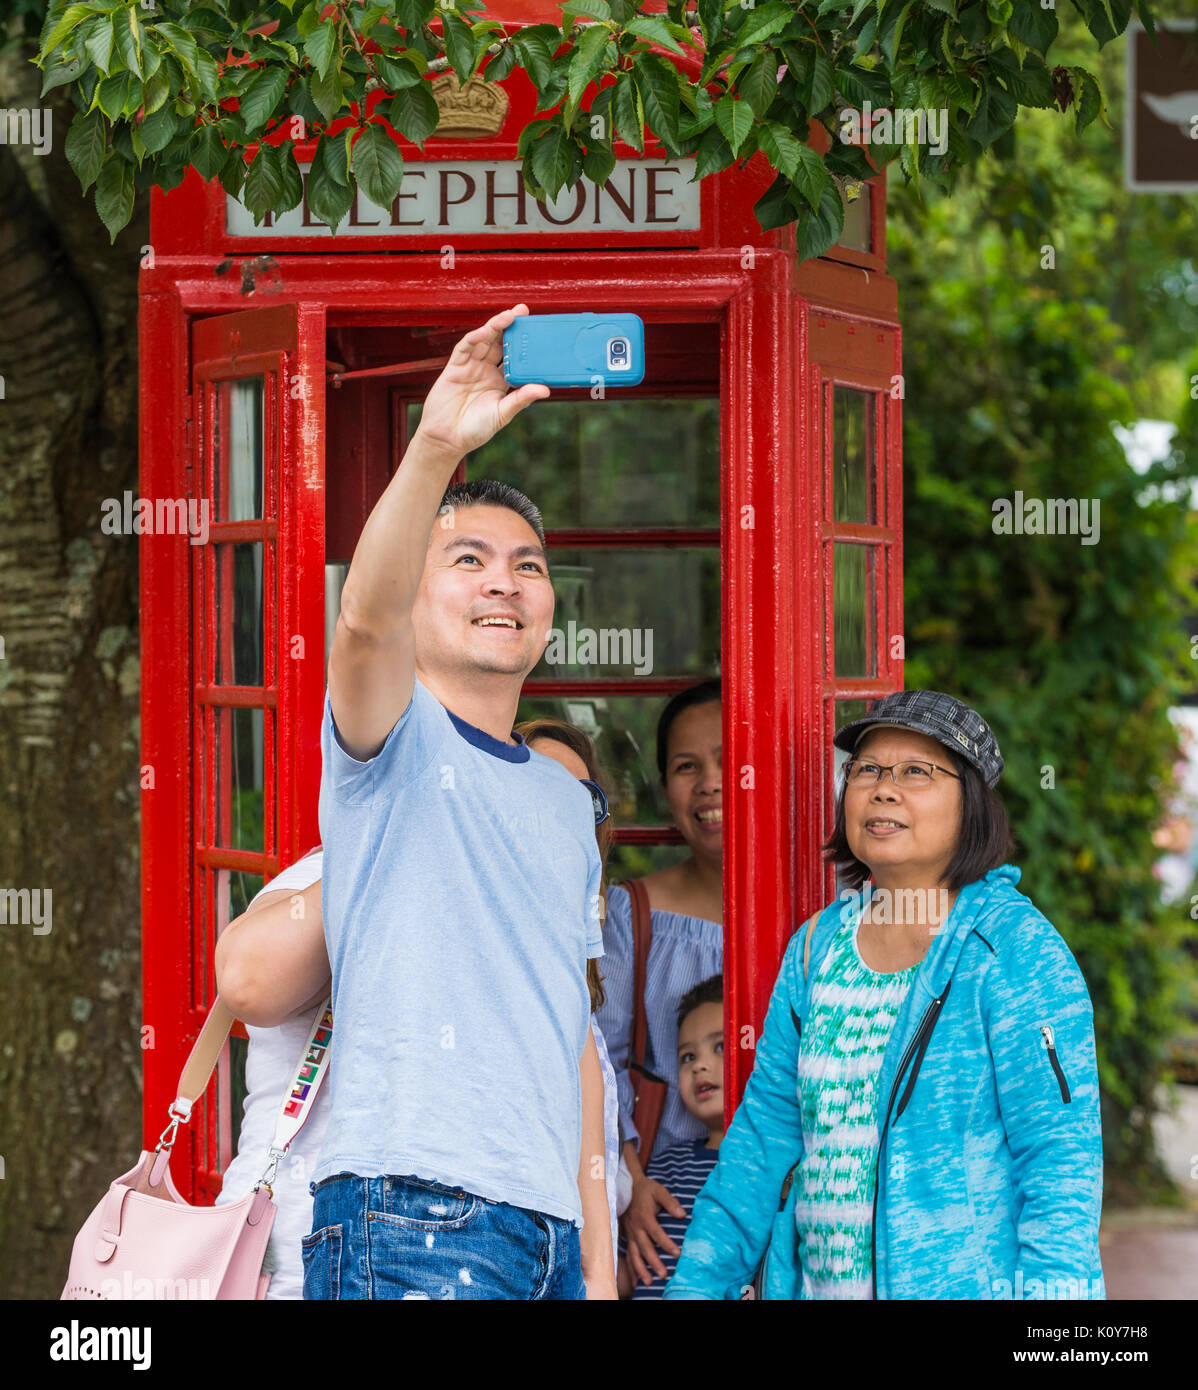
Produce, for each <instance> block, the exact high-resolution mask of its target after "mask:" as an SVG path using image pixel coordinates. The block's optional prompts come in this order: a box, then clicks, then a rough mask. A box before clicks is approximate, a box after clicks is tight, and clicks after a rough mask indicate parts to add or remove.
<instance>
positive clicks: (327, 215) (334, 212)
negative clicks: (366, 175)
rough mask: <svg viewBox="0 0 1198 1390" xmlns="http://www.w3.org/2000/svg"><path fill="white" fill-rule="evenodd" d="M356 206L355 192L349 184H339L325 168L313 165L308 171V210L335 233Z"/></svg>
mask: <svg viewBox="0 0 1198 1390" xmlns="http://www.w3.org/2000/svg"><path fill="white" fill-rule="evenodd" d="M353 205H354V191H353V189H352V188H350V187H349V185H348V183H346V184H341V183H338V182H337V180H336V179H334V178H331V177H330V176H329V173H328V170H327V169H326V168H324V167H323V166H318V165H316V164H313V166H312V168H311V169H310V170H309V171H308V210H309V212H311V214H312V216H313V217H315V218H318V219H319V220H320V221H321V222H327V223H328V225H329V226H330V227H332V229H333V230H334V231H336V230H337V228H338V227H339V226H340V225H341V223H342V222H344V221H345V219H346V218H347V217H348V216H349V210H350V208H351V207H353Z"/></svg>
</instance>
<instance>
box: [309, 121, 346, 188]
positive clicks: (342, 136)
mask: <svg viewBox="0 0 1198 1390" xmlns="http://www.w3.org/2000/svg"><path fill="white" fill-rule="evenodd" d="M353 134H354V127H353V126H346V128H345V129H344V130H341V131H338V132H337V134H336V135H330V134H329V133H328V132H327V131H326V132H325V134H324V135H322V136H321V137H320V141H319V143H318V144H317V146H316V154H315V155H314V156H313V158H312V167H313V169H319V170H320V173H321V176H322V178H324V179H331V180H332V181H333V182H334V183H339V184H340V185H341V186H342V187H343V188H350V187H351V184H350V178H349V169H350V159H351V157H352V146H351V140H352V137H353Z"/></svg>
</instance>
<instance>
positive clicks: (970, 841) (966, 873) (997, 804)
mask: <svg viewBox="0 0 1198 1390" xmlns="http://www.w3.org/2000/svg"><path fill="white" fill-rule="evenodd" d="M941 746H942V747H943V748H944V752H945V753H947V754H948V757H949V760H950V761H951V763H952V766H953V770H954V771H955V772H956V773H957V775H958V776H959V777H960V779H961V828H960V831H959V832H958V835H957V849H956V853H955V854H954V855H953V857H952V860H951V861H950V863H949V866H948V869H947V870H946V871H945V875H944V882H945V886H946V887H947V888H948V889H949V891H950V892H953V893H955V892H957V891H958V890H959V889H961V888H964V887H965V885H966V884H967V883H975V882H976V881H977V880H978V879H979V878H984V877H985V876H986V874H988V873H989V872H990V870H991V869H997V868H998V866H999V865H1000V864H1005V863H1006V861H1007V860H1008V859H1009V858H1010V857H1011V855H1012V853H1013V850H1012V846H1011V825H1010V822H1009V821H1008V820H1007V811H1006V807H1005V806H1004V805H1003V804H1002V801H1001V799H1000V798H999V795H998V793H997V792H996V791H994V790H993V788H991V787H988V786H987V785H986V783H985V780H984V779H983V777H982V774H981V773H980V772H979V771H978V770H977V768H975V767H974V765H973V764H972V763H968V762H966V761H965V759H964V758H961V757H958V755H957V754H956V753H955V752H954V751H953V750H952V749H951V748H949V747H947V746H945V745H941ZM824 858H825V859H826V860H828V861H829V862H831V863H832V864H835V865H836V869H837V872H838V873H839V875H840V879H841V880H842V884H843V886H844V887H846V888H851V889H852V890H853V891H854V892H856V890H857V889H859V888H860V887H861V885H862V884H863V883H865V881H866V880H867V879H868V878H870V876H871V875H870V870H869V867H868V865H866V864H863V863H862V862H861V860H860V859H858V858H857V856H856V855H855V854H854V853H853V851H852V849H851V848H850V847H849V837H848V835H847V833H846V832H845V828H844V783H843V782H842V783H841V785H840V790H839V791H838V792H837V794H836V819H835V821H834V822H833V825H832V833H831V835H829V836H828V838H827V840H826V841H825V842H824Z"/></svg>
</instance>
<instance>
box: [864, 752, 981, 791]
mask: <svg viewBox="0 0 1198 1390" xmlns="http://www.w3.org/2000/svg"><path fill="white" fill-rule="evenodd" d="M887 772H889V773H890V780H891V781H892V782H893V783H894V785H895V786H896V787H902V788H903V790H904V791H911V790H912V789H914V788H916V787H930V786H931V785H932V783H933V782H934V781H935V778H936V773H937V772H943V773H944V775H945V776H946V777H956V778H957V780H958V781H960V780H961V779H960V778H959V777H958V776H957V774H956V773H955V772H950V771H949V770H948V768H947V767H941V766H940V764H939V763H925V762H920V761H918V760H916V759H913V760H911V761H910V762H905V763H894V764H892V765H891V766H890V767H885V766H883V764H881V763H871V762H860V761H858V759H856V758H850V759H849V760H848V762H847V763H845V765H844V780H845V783H846V784H847V785H848V786H850V787H860V786H867V787H869V786H877V785H878V783H879V782H881V780H882V777H883V775H884V774H885V773H887Z"/></svg>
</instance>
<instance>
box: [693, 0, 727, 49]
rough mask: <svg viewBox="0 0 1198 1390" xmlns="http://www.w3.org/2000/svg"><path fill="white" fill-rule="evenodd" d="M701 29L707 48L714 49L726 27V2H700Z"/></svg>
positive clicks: (713, 0) (710, 0)
mask: <svg viewBox="0 0 1198 1390" xmlns="http://www.w3.org/2000/svg"><path fill="white" fill-rule="evenodd" d="M699 27H700V29H702V30H703V37H704V39H705V40H706V42H707V48H708V49H709V50H710V49H713V48H714V47H715V46H716V40H717V38H718V37H719V34H720V32H721V30H722V29H723V27H724V0H699Z"/></svg>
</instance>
